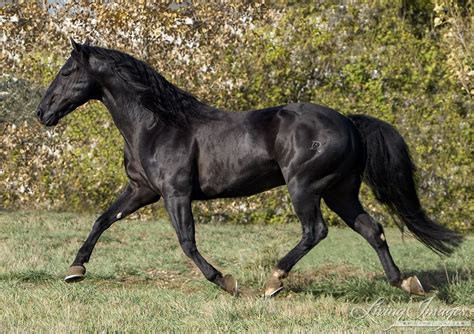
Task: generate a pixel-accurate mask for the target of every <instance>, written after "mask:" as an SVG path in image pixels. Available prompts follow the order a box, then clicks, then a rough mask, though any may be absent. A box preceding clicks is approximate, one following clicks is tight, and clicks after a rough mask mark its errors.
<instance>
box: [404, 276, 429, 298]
mask: <svg viewBox="0 0 474 334" xmlns="http://www.w3.org/2000/svg"><path fill="white" fill-rule="evenodd" d="M400 287H401V288H402V290H403V291H406V292H408V293H410V294H413V295H419V296H423V295H424V294H425V290H424V289H423V286H422V285H421V283H420V280H419V279H418V277H416V276H413V277H408V278H405V279H404V280H403V281H402V283H401V285H400Z"/></svg>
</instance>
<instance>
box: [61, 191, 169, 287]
mask: <svg viewBox="0 0 474 334" xmlns="http://www.w3.org/2000/svg"><path fill="white" fill-rule="evenodd" d="M159 198H160V196H159V195H158V194H156V193H155V192H153V191H152V190H150V189H149V188H146V187H140V186H132V185H131V184H129V185H128V186H127V187H126V188H125V190H124V191H123V193H122V194H121V195H120V196H119V198H118V199H117V200H116V201H115V202H114V203H113V204H112V205H111V206H110V207H109V209H107V211H105V212H104V213H103V214H102V215H101V216H100V217H99V218H98V219H97V220H96V222H95V223H94V226H93V227H92V231H91V232H90V234H89V236H88V237H87V240H86V241H85V242H84V244H83V245H82V247H81V248H80V249H79V251H78V252H77V255H76V258H75V260H74V262H73V263H72V265H71V266H70V267H69V270H68V272H67V275H66V277H65V278H64V280H65V281H66V282H68V283H70V282H78V281H81V280H83V279H84V274H85V272H86V268H85V267H84V263H85V262H88V261H89V258H90V256H91V253H92V250H93V249H94V246H95V244H96V243H97V240H99V237H100V236H101V235H102V233H103V232H104V231H105V230H107V229H108V228H109V227H110V226H111V225H112V224H113V223H114V222H116V221H117V220H120V219H122V218H125V217H126V216H128V215H129V214H131V213H133V212H135V211H136V210H138V209H139V208H141V207H143V206H145V205H148V204H151V203H154V202H156V201H158V200H159Z"/></svg>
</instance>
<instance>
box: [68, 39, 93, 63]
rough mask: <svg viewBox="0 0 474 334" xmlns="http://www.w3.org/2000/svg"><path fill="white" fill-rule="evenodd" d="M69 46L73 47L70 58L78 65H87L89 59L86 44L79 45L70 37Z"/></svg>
mask: <svg viewBox="0 0 474 334" xmlns="http://www.w3.org/2000/svg"><path fill="white" fill-rule="evenodd" d="M71 45H72V47H73V51H72V53H71V56H72V57H73V58H74V59H75V60H76V61H77V62H79V63H80V64H85V63H87V60H88V58H89V50H88V45H87V44H84V45H82V44H79V43H77V42H76V41H75V40H74V39H73V38H72V37H71Z"/></svg>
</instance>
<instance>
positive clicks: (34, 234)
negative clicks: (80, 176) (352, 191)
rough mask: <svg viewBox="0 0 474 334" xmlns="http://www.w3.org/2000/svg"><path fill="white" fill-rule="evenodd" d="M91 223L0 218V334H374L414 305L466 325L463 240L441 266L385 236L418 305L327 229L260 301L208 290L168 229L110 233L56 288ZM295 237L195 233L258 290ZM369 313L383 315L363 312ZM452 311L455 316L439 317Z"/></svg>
mask: <svg viewBox="0 0 474 334" xmlns="http://www.w3.org/2000/svg"><path fill="white" fill-rule="evenodd" d="M93 220H94V217H92V216H89V215H82V216H81V215H76V214H64V213H62V214H59V213H41V212H9V213H6V212H0V310H1V312H0V332H12V331H17V332H24V331H28V332H92V331H94V332H98V331H100V332H103V331H107V332H112V331H120V332H136V333H141V332H160V331H187V332H196V331H244V330H245V331H252V332H253V331H273V332H280V331H315V332H316V331H318V332H319V331H342V330H358V331H366V330H370V331H379V330H381V329H386V328H388V327H390V326H391V325H392V324H393V323H394V322H395V320H397V318H398V317H401V319H402V320H414V319H413V317H414V316H415V315H419V312H421V311H420V307H421V308H423V307H425V309H429V310H434V311H436V312H440V310H444V311H445V313H442V314H441V313H436V312H432V313H431V314H426V313H425V314H424V315H422V316H421V319H422V320H429V319H431V320H447V319H448V318H449V319H451V320H453V319H457V320H472V316H473V304H474V285H473V280H472V271H473V261H472V258H473V253H474V252H473V250H474V238H473V237H472V236H469V237H468V239H467V241H466V242H465V243H464V245H463V246H462V248H461V249H460V250H459V251H458V252H457V253H456V254H455V255H454V256H452V257H451V258H449V259H441V258H440V257H438V256H437V255H435V254H434V253H432V252H430V251H429V250H427V249H426V248H424V247H423V246H422V245H421V244H419V243H418V242H417V241H415V240H413V239H411V238H405V240H402V238H401V236H400V233H399V232H398V231H397V230H394V229H387V231H386V235H387V239H388V242H389V245H390V246H391V251H392V255H393V256H394V258H395V261H396V262H397V264H398V266H399V267H400V268H401V270H402V271H403V272H404V273H405V274H410V275H412V274H415V275H417V276H418V277H419V278H420V280H421V282H422V284H423V285H424V286H425V289H427V290H429V296H428V297H410V296H408V295H406V294H405V293H404V292H402V291H401V290H398V289H396V288H393V287H391V286H390V285H389V284H388V283H387V282H386V281H385V278H384V275H383V272H382V269H381V266H380V264H379V261H378V258H377V256H376V254H375V252H374V251H373V250H372V249H371V248H370V246H369V245H368V244H367V243H366V242H365V241H364V240H363V239H362V238H361V237H360V236H358V235H357V234H355V233H354V232H352V231H351V230H349V229H341V228H330V230H329V236H328V238H327V239H325V240H323V241H322V242H321V243H320V244H319V245H318V246H317V247H316V248H315V249H314V250H312V251H311V252H310V253H309V254H308V255H307V256H306V257H305V258H303V260H302V261H301V262H300V263H299V264H298V265H297V266H296V267H295V268H294V270H293V272H292V274H291V275H290V277H289V278H288V279H287V281H286V287H287V289H286V290H285V291H284V292H283V293H281V294H280V295H278V296H277V297H276V298H274V299H271V300H265V299H263V298H261V297H258V296H254V297H245V296H244V297H239V298H236V297H232V296H230V295H227V294H226V293H224V292H222V291H221V290H219V289H218V288H216V287H215V286H213V285H212V284H210V283H208V282H207V281H206V280H205V279H204V278H203V277H202V276H201V274H200V273H199V272H198V271H197V270H196V269H195V268H194V266H193V265H192V264H191V263H190V261H189V260H188V259H187V258H186V257H185V256H184V255H183V253H182V251H181V249H180V248H179V245H178V242H177V240H176V237H175V234H174V231H173V230H172V228H171V226H170V224H169V222H167V221H127V220H125V221H122V222H119V223H117V224H115V225H114V226H113V227H112V228H111V229H110V230H109V231H107V232H106V233H105V234H104V235H103V237H102V238H101V239H100V241H99V243H98V245H97V247H96V249H95V252H94V254H93V256H92V259H91V262H90V263H89V264H88V265H87V270H88V273H87V279H86V280H84V281H83V282H81V283H76V284H66V283H64V282H63V276H64V272H65V270H66V269H67V267H68V265H69V264H70V262H71V261H72V260H73V258H74V256H75V254H76V251H77V250H78V248H79V247H80V245H81V242H82V241H83V240H84V239H85V237H86V236H87V233H88V232H89V230H90V227H91V225H92V222H93ZM299 229H300V227H299V226H297V225H271V226H256V225H248V226H245V225H237V226H236V225H199V226H198V228H197V239H198V246H199V247H200V249H201V251H202V253H203V255H204V256H205V257H207V258H208V260H210V262H211V263H213V264H214V265H215V266H217V267H218V268H220V269H221V270H222V271H223V272H224V273H231V274H233V275H234V276H235V277H236V278H237V279H238V281H239V284H240V285H241V286H245V287H247V288H249V289H253V290H254V291H261V288H262V286H263V284H264V281H265V278H266V276H267V275H268V274H269V272H270V270H271V268H272V267H273V265H274V263H275V262H276V260H277V259H278V258H279V257H280V256H282V255H283V254H284V253H285V252H286V251H288V250H289V249H290V248H291V247H292V246H293V245H294V244H295V243H296V242H297V241H298V238H299ZM431 297H433V298H432V299H429V298H431ZM380 298H383V299H380ZM374 303H375V304H376V305H379V308H378V309H379V310H382V309H383V310H385V311H384V312H379V313H383V314H378V315H375V314H373V313H374V312H375V311H374V309H375V307H374ZM371 305H372V308H370V307H371ZM387 310H388V311H387ZM390 310H391V312H389V311H390ZM450 310H451V311H452V310H460V311H461V312H460V313H458V314H455V315H452V316H451V317H449V316H448V315H449V314H448V313H449V311H450ZM403 312H407V313H405V314H404V313H403ZM395 313H396V314H395ZM435 313H436V314H435ZM451 313H454V312H451ZM400 314H401V316H400ZM397 315H398V316H397ZM471 329H472V328H470V329H469V328H466V327H464V328H463V329H460V328H458V329H457V330H463V331H466V332H467V331H469V330H471Z"/></svg>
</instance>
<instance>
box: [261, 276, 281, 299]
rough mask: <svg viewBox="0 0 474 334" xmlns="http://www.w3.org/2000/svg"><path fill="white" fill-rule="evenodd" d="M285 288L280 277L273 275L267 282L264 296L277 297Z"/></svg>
mask: <svg viewBox="0 0 474 334" xmlns="http://www.w3.org/2000/svg"><path fill="white" fill-rule="evenodd" d="M283 289H284V288H283V283H282V282H281V281H280V279H278V278H276V277H273V276H272V277H270V278H269V279H268V280H267V283H266V284H265V294H264V297H265V298H272V297H275V296H276V295H277V294H278V293H279V292H280V291H282V290H283Z"/></svg>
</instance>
